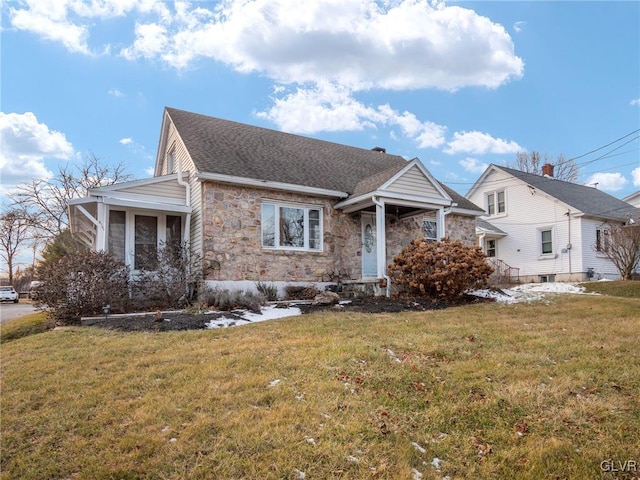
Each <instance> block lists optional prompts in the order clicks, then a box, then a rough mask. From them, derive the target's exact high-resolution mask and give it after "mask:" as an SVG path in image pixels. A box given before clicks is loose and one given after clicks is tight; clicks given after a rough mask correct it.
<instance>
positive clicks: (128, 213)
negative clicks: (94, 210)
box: [107, 206, 185, 273]
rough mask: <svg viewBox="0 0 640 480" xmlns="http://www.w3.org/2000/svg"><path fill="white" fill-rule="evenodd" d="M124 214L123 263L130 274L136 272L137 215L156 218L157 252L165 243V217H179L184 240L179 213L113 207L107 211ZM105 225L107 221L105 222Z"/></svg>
mask: <svg viewBox="0 0 640 480" xmlns="http://www.w3.org/2000/svg"><path fill="white" fill-rule="evenodd" d="M111 210H116V211H118V210H119V211H124V212H125V228H124V263H125V264H126V265H129V267H131V271H132V272H134V273H135V272H138V271H139V270H136V269H135V268H134V267H135V218H136V216H138V215H142V216H146V217H156V218H157V222H156V228H157V234H156V243H157V245H156V248H157V250H159V249H160V248H162V247H163V246H164V245H165V243H166V241H167V216H174V217H180V233H181V235H182V237H183V238H184V235H185V233H184V228H185V218H184V216H183V215H182V214H180V213H174V212H167V213H164V212H158V211H157V210H140V209H131V208H123V207H117V206H114V207H113V208H111V209H110V210H109V212H111ZM107 223H109V222H108V220H107Z"/></svg>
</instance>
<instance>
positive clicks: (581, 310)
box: [0, 295, 640, 479]
mask: <svg viewBox="0 0 640 480" xmlns="http://www.w3.org/2000/svg"><path fill="white" fill-rule="evenodd" d="M639 312H640V299H638V298H613V297H608V296H590V295H575V296H574V295H564V296H558V297H553V298H552V299H551V300H545V301H541V302H536V303H531V304H515V305H499V304H492V303H488V304H480V305H474V306H464V307H456V308H450V309H446V310H440V311H429V312H414V313H400V314H377V315H366V314H352V313H329V312H327V313H322V314H313V315H304V316H300V317H291V318H288V319H283V320H279V321H271V322H265V323H258V324H255V325H249V326H243V327H239V328H232V329H221V330H210V331H188V332H170V333H117V332H113V331H107V330H100V329H97V328H89V327H66V328H62V329H56V330H53V331H50V332H47V333H44V334H39V335H32V336H28V337H24V338H19V339H16V340H13V341H11V342H7V343H3V345H2V351H1V356H2V372H1V377H0V378H1V388H2V398H1V408H2V423H1V427H0V428H1V433H2V438H1V444H0V447H1V449H0V450H1V453H0V455H1V456H0V460H1V464H0V470H1V472H2V473H1V474H0V478H2V479H14V478H15V479H18V478H20V479H43V478H47V479H58V478H60V479H66V478H73V479H107V478H108V479H136V478H140V479H156V478H161V479H214V478H215V479H241V478H246V479H257V478H260V479H280V478H291V479H295V478H307V479H316V478H322V479H326V478H345V479H346V478H350V479H362V478H386V479H395V478H402V479H411V478H414V479H415V478H423V479H442V478H444V477H449V478H451V479H458V478H460V479H463V478H496V479H502V478H519V479H543V478H545V479H546V478H590V479H591V478H593V479H595V478H624V477H622V476H620V475H621V473H620V472H613V473H611V472H609V473H607V472H603V470H602V469H601V467H600V466H601V462H603V461H609V460H612V461H617V462H625V461H627V460H632V461H636V462H637V463H638V464H640V458H638V456H639V455H640V453H639V452H640V436H639V435H638V419H639V418H640V402H638V398H639V396H640V349H639V348H638V343H639V336H640V318H639V317H640V315H638V313H639ZM605 465H610V464H605ZM618 465H619V464H618ZM631 473H634V472H631ZM614 475H617V476H614ZM636 475H637V474H636ZM629 478H630V477H629Z"/></svg>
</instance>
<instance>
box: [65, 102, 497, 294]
mask: <svg viewBox="0 0 640 480" xmlns="http://www.w3.org/2000/svg"><path fill="white" fill-rule="evenodd" d="M483 213H484V211H483V210H482V209H480V208H479V207H478V206H476V205H474V204H473V203H472V202H471V201H469V200H467V199H466V198H464V197H463V196H461V195H459V194H457V193H456V192H454V191H453V190H451V189H450V188H448V187H446V186H445V185H443V184H441V183H440V182H438V181H437V180H436V179H435V178H434V177H433V176H432V175H431V173H430V172H429V171H428V170H427V169H426V168H425V166H424V165H423V164H422V163H421V162H420V160H418V159H417V158H416V159H413V160H409V161H407V160H406V159H404V158H402V157H400V156H396V155H391V154H388V153H386V152H385V150H384V149H382V148H374V149H372V150H368V149H361V148H355V147H350V146H346V145H340V144H336V143H331V142H326V141H321V140H317V139H312V138H307V137H303V136H298V135H292V134H288V133H283V132H279V131H274V130H270V129H265V128H260V127H256V126H251V125H245V124H241V123H236V122H232V121H227V120H222V119H219V118H214V117H210V116H205V115H200V114H196V113H190V112H186V111H182V110H178V109H175V108H165V110H164V113H163V118H162V127H161V131H160V142H159V147H158V153H157V159H156V166H155V173H154V176H153V177H152V178H148V179H143V180H135V181H130V182H123V183H119V184H115V185H111V186H107V187H101V188H96V189H93V190H91V191H90V192H89V195H88V196H87V197H85V198H81V199H76V200H72V201H71V202H70V204H69V216H70V221H71V222H70V223H71V229H72V232H73V234H74V235H75V236H76V237H77V238H79V239H81V240H82V241H83V242H84V243H86V245H88V246H89V247H90V248H92V249H95V250H103V251H107V252H110V253H111V254H113V255H114V256H115V257H117V258H119V259H121V260H122V261H123V262H125V263H126V264H128V265H130V266H131V268H132V270H133V271H134V272H135V271H136V270H137V269H139V268H140V266H141V265H142V263H143V261H144V259H145V256H148V255H150V254H155V252H156V251H157V249H158V248H161V246H162V245H163V243H165V242H168V241H170V240H172V239H176V238H181V239H182V240H184V241H187V242H188V244H189V245H190V248H191V249H192V251H193V252H194V253H195V254H196V255H198V257H199V258H201V259H202V262H201V263H202V266H203V271H202V278H203V281H204V282H205V284H206V285H208V286H211V287H213V286H224V288H232V289H233V288H242V289H247V288H255V284H256V282H266V283H270V284H274V285H276V286H278V287H279V288H282V287H284V286H285V285H288V284H304V285H306V284H318V285H319V286H322V285H324V284H328V283H336V282H341V283H342V284H346V283H349V282H352V283H361V284H366V283H370V284H371V285H382V286H385V285H386V286H387V288H388V282H385V281H384V280H385V279H386V280H388V278H387V277H386V268H387V264H388V263H389V262H390V261H391V260H392V258H393V256H394V255H395V254H397V253H399V252H400V250H401V249H402V248H403V247H404V246H406V245H407V244H408V243H409V242H410V241H411V240H413V239H414V238H418V237H425V236H426V237H427V238H429V239H432V240H434V241H438V240H439V239H441V238H443V237H449V238H452V239H459V240H461V241H463V242H464V243H466V244H468V245H473V244H475V241H476V240H475V228H476V217H477V216H478V215H481V214H483ZM378 292H379V293H384V290H378Z"/></svg>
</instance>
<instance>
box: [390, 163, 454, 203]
mask: <svg viewBox="0 0 640 480" xmlns="http://www.w3.org/2000/svg"><path fill="white" fill-rule="evenodd" d="M385 190H388V191H390V192H397V193H406V194H410V195H420V196H423V197H436V198H442V195H441V194H440V192H438V190H437V189H436V187H434V185H433V184H432V183H431V182H430V181H429V179H428V178H427V177H425V176H424V174H423V173H422V172H421V171H420V169H419V168H418V167H413V168H411V169H409V170H408V171H407V172H406V173H405V174H404V175H402V176H401V177H400V178H398V179H397V180H396V181H395V182H393V183H392V184H391V185H389V186H388V187H387V188H386V189H385Z"/></svg>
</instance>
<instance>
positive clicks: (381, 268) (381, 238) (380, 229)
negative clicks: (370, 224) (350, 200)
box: [374, 197, 387, 278]
mask: <svg viewBox="0 0 640 480" xmlns="http://www.w3.org/2000/svg"><path fill="white" fill-rule="evenodd" d="M374 203H375V204H376V239H377V241H376V247H377V248H376V253H377V263H378V265H377V267H378V272H377V277H378V278H385V277H386V275H387V236H386V230H385V221H384V220H385V218H384V200H381V199H375V197H374Z"/></svg>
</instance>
